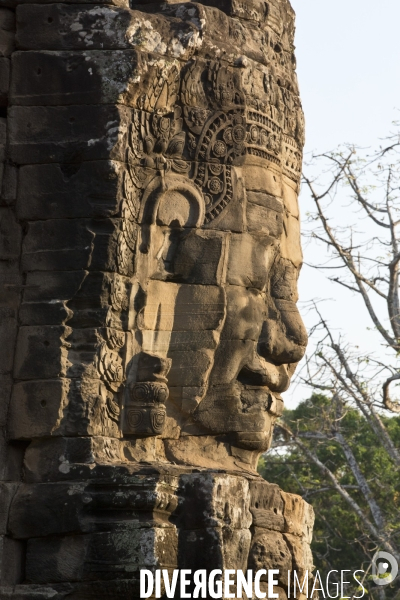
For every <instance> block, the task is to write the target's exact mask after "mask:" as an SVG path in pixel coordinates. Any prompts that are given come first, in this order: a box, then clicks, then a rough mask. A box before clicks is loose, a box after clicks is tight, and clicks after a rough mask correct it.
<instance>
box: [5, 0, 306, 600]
mask: <svg viewBox="0 0 400 600" xmlns="http://www.w3.org/2000/svg"><path fill="white" fill-rule="evenodd" d="M293 36H294V13H293V10H292V8H291V6H290V4H289V2H288V0H267V1H261V0H206V1H205V2H203V3H195V2H185V3H179V2H178V3H176V2H173V1H172V2H166V3H157V2H154V3H151V2H146V1H145V0H143V3H139V2H138V3H136V2H134V1H133V2H132V4H129V2H128V0H114V1H113V0H96V2H92V3H91V2H90V0H85V1H79V0H75V2H73V1H72V2H69V1H68V2H63V3H57V2H53V3H51V2H49V1H47V0H42V1H41V2H38V3H34V2H30V1H29V0H0V111H1V119H0V154H1V159H2V161H3V162H2V164H1V167H0V180H1V181H2V183H1V186H0V189H1V199H0V215H1V217H0V231H1V241H0V261H1V262H0V269H1V271H0V272H1V286H0V319H1V321H0V345H1V351H0V378H1V383H0V419H1V420H0V425H1V437H0V450H1V455H0V456H1V459H0V469H1V480H2V482H3V483H0V486H1V497H0V527H1V531H0V536H1V537H0V562H1V567H0V598H2V599H3V598H4V599H5V598H7V599H8V598H10V599H14V600H33V599H35V600H44V599H47V598H49V599H50V598H51V599H54V600H59V599H62V598H68V599H70V600H86V599H88V600H89V599H91V598H110V599H115V600H117V599H118V600H119V599H122V598H127V599H128V598H129V599H134V598H139V585H138V574H139V571H140V569H157V568H165V569H169V570H173V569H176V568H179V569H194V570H195V569H207V570H211V569H215V568H221V569H243V570H246V569H254V570H257V569H262V568H265V569H279V570H280V578H279V590H280V591H279V594H280V598H281V600H285V598H286V593H285V586H286V587H287V576H288V571H291V570H292V569H296V570H297V572H298V573H300V574H301V573H303V572H304V571H305V570H306V569H310V568H311V567H312V557H311V553H310V549H309V543H310V541H311V531H312V524H313V514H312V509H311V508H310V507H309V506H308V505H307V504H306V503H305V502H303V501H302V499H301V498H299V497H297V496H293V495H290V494H286V493H285V492H283V491H281V490H280V489H279V488H278V486H276V485H274V484H272V483H267V482H265V481H264V480H262V479H261V478H260V477H259V476H258V475H257V472H256V466H257V460H258V457H259V455H260V454H261V453H262V452H264V451H266V450H267V449H268V447H269V445H270V442H271V435H272V430H273V424H274V421H275V420H276V418H277V417H279V415H280V414H281V413H282V407H283V401H282V398H281V393H282V392H284V391H285V390H286V389H287V388H288V386H289V383H290V378H291V376H292V374H293V372H294V369H295V368H296V365H297V363H298V361H299V360H300V359H301V358H302V356H303V354H304V350H305V347H306V344H307V335H306V332H305V329H304V326H303V323H302V321H301V318H300V315H299V312H298V310H297V307H296V302H297V278H298V274H299V269H300V267H301V261H302V255H301V248H300V230H299V212H298V200H297V198H298V192H299V178H300V172H301V162H302V148H303V143H304V120H303V113H302V109H301V104H300V100H299V94H298V86H297V80H296V75H295V64H296V63H295V57H294V47H293Z"/></svg>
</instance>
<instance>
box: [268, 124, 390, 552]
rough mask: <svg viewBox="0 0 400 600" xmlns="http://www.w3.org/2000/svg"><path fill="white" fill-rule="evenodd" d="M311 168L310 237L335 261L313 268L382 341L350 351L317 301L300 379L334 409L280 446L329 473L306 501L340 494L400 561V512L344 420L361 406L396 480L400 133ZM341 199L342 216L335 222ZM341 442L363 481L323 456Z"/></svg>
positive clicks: (280, 440) (293, 425)
mask: <svg viewBox="0 0 400 600" xmlns="http://www.w3.org/2000/svg"><path fill="white" fill-rule="evenodd" d="M311 168H312V170H313V172H316V171H317V172H318V173H319V175H318V176H317V177H315V178H312V177H310V176H308V175H307V174H306V175H304V176H303V185H304V187H303V192H304V191H305V192H306V193H307V192H308V193H309V195H310V197H311V199H312V202H313V206H314V210H313V211H312V212H310V213H309V214H308V224H309V225H311V227H308V228H307V226H306V231H307V229H308V233H306V236H308V242H309V243H311V244H317V245H318V244H319V245H322V246H324V247H325V249H326V250H327V252H326V257H327V258H326V260H325V261H324V262H323V264H321V262H316V263H314V264H312V265H309V266H311V267H313V268H315V269H318V270H319V271H323V272H324V273H325V274H326V276H327V277H328V278H329V279H330V280H331V281H332V282H334V283H335V284H337V285H338V286H341V287H342V288H344V289H345V290H347V291H348V293H349V294H353V295H356V297H358V298H359V301H360V312H359V315H360V318H361V319H364V320H365V323H366V325H368V324H369V325H370V326H371V328H373V329H374V330H375V331H376V332H377V338H379V339H380V344H379V345H377V351H376V352H374V353H369V354H368V353H364V352H363V351H362V348H361V349H360V348H354V347H351V345H350V344H348V343H347V342H346V341H345V335H344V333H343V332H339V333H338V332H337V331H334V329H333V327H332V325H331V324H330V321H329V315H325V314H324V313H323V308H322V306H321V305H320V304H318V302H314V303H313V307H312V308H313V310H314V311H315V315H316V325H315V326H314V327H313V329H312V331H311V340H312V343H311V352H310V353H309V354H308V356H307V357H306V360H305V362H304V363H303V367H302V368H301V369H300V371H299V375H298V378H299V380H301V381H302V382H303V383H305V384H307V385H308V386H310V387H311V388H312V389H313V390H314V391H318V392H321V393H324V394H325V395H327V396H328V397H329V398H331V399H332V401H331V410H329V411H327V413H326V414H324V415H316V417H315V419H316V422H315V423H314V426H313V427H311V428H310V427H307V426H305V424H304V423H301V422H298V421H296V422H290V420H288V419H287V418H286V419H285V418H284V419H282V420H281V422H280V424H279V428H280V433H279V431H278V435H277V436H276V440H275V446H276V445H279V446H281V445H288V444H289V445H290V444H292V445H295V446H296V447H297V448H298V449H299V450H300V451H301V452H302V454H303V455H304V456H305V457H307V459H308V460H310V461H311V462H312V463H313V464H314V465H315V466H316V467H318V469H319V471H320V473H321V474H322V475H323V478H324V481H325V482H326V486H327V487H322V488H320V489H317V490H313V491H312V492H310V489H308V490H305V491H306V492H307V493H306V494H304V496H305V497H307V494H308V495H312V494H313V493H314V494H315V493H321V492H325V491H326V490H327V489H334V490H336V492H337V493H338V494H339V495H340V497H341V498H342V499H343V500H344V501H345V502H346V503H347V506H348V507H349V508H350V509H351V510H352V511H353V512H354V513H355V515H357V518H358V519H359V522H360V524H361V528H362V530H363V536H366V538H367V539H368V540H369V541H372V546H370V547H375V548H381V549H384V550H386V551H388V552H390V553H391V554H393V555H394V556H395V557H396V558H397V560H398V561H400V544H399V523H400V511H399V512H398V514H397V525H396V519H393V511H388V510H387V507H386V506H383V505H382V504H380V502H379V501H378V500H377V498H376V494H374V491H373V489H372V487H373V486H372V484H371V481H372V480H373V478H375V480H377V479H379V473H373V472H371V471H369V472H366V469H365V464H364V465H363V466H362V465H361V464H360V461H359V460H358V459H357V456H356V452H355V451H354V450H355V449H354V443H353V440H352V438H351V435H350V436H349V434H348V432H346V431H344V429H343V425H342V424H343V419H344V417H345V415H346V412H347V411H348V410H349V409H350V408H352V409H354V408H355V409H357V410H358V411H359V412H360V413H361V414H362V415H363V418H364V419H365V421H366V422H367V423H368V426H369V427H370V429H371V430H372V431H373V432H374V434H375V439H376V440H377V442H376V443H377V444H379V445H380V446H381V448H382V450H383V452H384V453H385V454H386V455H387V458H388V461H390V463H391V465H392V467H391V468H392V472H393V477H394V478H397V479H398V478H399V470H400V448H399V447H397V446H396V443H395V441H394V439H393V438H392V436H391V434H390V428H389V427H388V424H387V423H388V419H387V418H385V415H386V416H387V415H390V414H400V402H399V401H398V400H396V399H395V394H394V391H393V390H394V389H395V388H396V382H400V369H399V356H400V299H399V283H400V279H399V278H400V136H399V135H393V136H392V137H390V138H388V139H386V140H385V144H384V146H382V147H381V148H380V149H379V150H378V151H377V152H375V153H374V154H370V155H368V153H367V151H360V150H359V149H356V148H355V147H345V148H342V149H340V150H338V151H335V152H329V153H325V154H322V155H318V156H313V158H312V160H311ZM304 188H305V189H304ZM339 204H340V210H341V215H342V219H341V222H339V223H337V224H335V218H334V213H335V212H336V214H337V212H338V210H339V209H338V205H339ZM313 254H314V255H315V256H319V255H321V253H319V252H314V253H313ZM397 385H398V384H397ZM332 441H334V443H335V444H336V445H337V447H338V448H340V451H341V452H342V453H343V455H344V457H345V460H346V464H347V467H346V468H347V471H348V472H350V473H351V474H352V477H353V480H354V481H355V482H356V485H345V484H344V483H343V481H342V480H341V477H340V476H338V474H337V473H336V474H335V473H333V471H332V470H331V469H330V468H329V465H328V464H327V463H324V462H322V461H321V460H320V458H319V457H318V455H317V454H318V452H317V449H318V446H319V445H320V444H324V443H330V442H332ZM379 485H383V484H380V483H379ZM311 488H312V486H311ZM310 501H312V499H311V497H310ZM392 508H393V507H392Z"/></svg>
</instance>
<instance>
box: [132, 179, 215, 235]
mask: <svg viewBox="0 0 400 600" xmlns="http://www.w3.org/2000/svg"><path fill="white" fill-rule="evenodd" d="M204 215H205V203H204V199H203V196H202V194H201V192H200V191H199V190H198V189H197V188H196V187H195V186H194V185H193V184H192V183H190V181H189V180H188V179H187V178H185V177H180V176H179V175H173V174H167V175H165V176H164V177H155V178H154V179H153V180H152V181H151V182H150V183H149V185H148V186H147V188H146V190H145V192H144V194H143V199H142V209H141V215H140V220H141V223H142V224H147V225H152V224H154V223H157V224H159V225H167V226H169V225H172V226H174V225H176V226H179V227H201V225H202V224H203V222H204Z"/></svg>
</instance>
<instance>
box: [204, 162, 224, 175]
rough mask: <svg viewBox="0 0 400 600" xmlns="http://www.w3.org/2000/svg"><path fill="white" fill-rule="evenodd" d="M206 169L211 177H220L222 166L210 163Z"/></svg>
mask: <svg viewBox="0 0 400 600" xmlns="http://www.w3.org/2000/svg"><path fill="white" fill-rule="evenodd" d="M208 168H209V169H210V171H211V173H212V174H213V175H221V173H222V170H223V166H222V165H221V164H220V163H212V164H211V165H208Z"/></svg>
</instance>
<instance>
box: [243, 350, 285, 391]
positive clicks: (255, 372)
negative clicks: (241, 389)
mask: <svg viewBox="0 0 400 600" xmlns="http://www.w3.org/2000/svg"><path fill="white" fill-rule="evenodd" d="M238 380H239V381H240V382H241V383H244V384H248V385H256V386H263V387H268V388H269V389H270V390H271V392H279V393H280V392H285V391H286V390H287V389H288V387H289V384H290V375H289V373H288V366H287V365H276V364H274V363H273V362H271V361H268V360H266V359H265V358H264V357H262V356H260V355H259V354H258V352H257V351H256V349H255V350H254V353H253V355H252V357H251V359H250V361H248V363H247V364H246V365H245V366H244V367H243V368H242V370H241V371H240V373H239V376H238Z"/></svg>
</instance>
